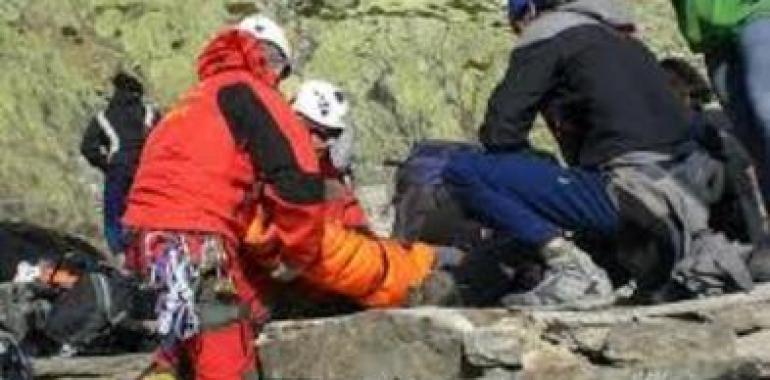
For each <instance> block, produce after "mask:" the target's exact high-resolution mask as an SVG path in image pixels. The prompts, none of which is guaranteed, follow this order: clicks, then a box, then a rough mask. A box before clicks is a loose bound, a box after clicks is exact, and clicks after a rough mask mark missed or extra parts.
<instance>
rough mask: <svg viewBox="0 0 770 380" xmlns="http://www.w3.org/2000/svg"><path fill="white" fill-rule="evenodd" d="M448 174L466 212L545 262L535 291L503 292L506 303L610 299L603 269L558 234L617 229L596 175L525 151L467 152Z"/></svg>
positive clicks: (609, 287) (613, 213) (524, 303)
mask: <svg viewBox="0 0 770 380" xmlns="http://www.w3.org/2000/svg"><path fill="white" fill-rule="evenodd" d="M445 179H446V180H447V183H448V184H449V186H450V188H452V190H453V193H454V194H455V195H456V196H457V198H458V201H459V202H460V203H461V204H463V206H464V207H466V208H468V209H469V211H470V212H471V213H473V214H475V215H476V216H477V217H480V218H481V219H482V222H486V223H488V224H490V225H491V226H492V227H494V228H497V229H500V230H501V231H502V232H504V233H507V234H510V235H511V236H512V237H514V238H515V239H517V240H519V241H520V242H523V243H525V244H528V245H530V246H532V247H533V248H536V249H537V250H538V252H539V254H540V256H541V257H542V259H543V260H544V261H545V262H546V264H547V265H548V266H549V268H550V270H549V271H548V272H547V273H546V276H545V279H544V280H543V281H542V282H541V283H540V285H538V286H537V287H536V288H535V289H534V290H532V291H531V292H528V293H524V294H516V295H512V296H509V297H506V300H505V302H506V303H508V304H517V305H542V304H555V303H568V302H577V301H585V300H587V299H588V298H601V299H609V298H610V297H609V296H610V295H611V291H612V286H611V284H610V283H609V279H608V277H607V274H606V273H605V272H604V271H603V270H602V269H601V268H599V267H597V266H596V264H594V263H593V261H592V260H591V258H590V256H588V255H587V254H586V253H585V252H583V251H581V250H580V249H579V248H578V247H577V246H575V245H574V244H573V243H572V242H570V241H568V240H566V239H565V238H564V237H563V235H564V233H563V232H564V231H576V232H586V233H594V234H597V235H601V236H609V235H610V234H612V233H614V231H615V229H616V224H617V213H616V211H615V208H614V206H613V205H612V202H611V201H610V199H609V196H608V195H607V193H606V190H605V189H604V181H603V180H602V179H601V176H600V175H599V174H598V173H590V172H584V171H580V170H567V169H564V168H561V167H559V166H558V165H557V164H556V163H553V162H550V161H545V160H542V159H537V158H533V157H531V156H529V155H524V154H505V155H480V154H465V155H461V156H457V157H455V158H454V159H453V160H452V162H450V165H449V166H448V168H447V170H446V173H445Z"/></svg>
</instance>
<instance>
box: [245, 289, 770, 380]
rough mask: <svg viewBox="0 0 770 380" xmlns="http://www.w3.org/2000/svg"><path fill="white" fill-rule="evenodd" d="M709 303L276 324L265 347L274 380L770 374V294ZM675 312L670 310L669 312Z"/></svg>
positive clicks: (402, 314)
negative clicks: (754, 299)
mask: <svg viewBox="0 0 770 380" xmlns="http://www.w3.org/2000/svg"><path fill="white" fill-rule="evenodd" d="M761 291H764V292H767V291H770V288H768V287H767V286H765V288H764V289H763V290H761ZM743 301H747V302H748V301H750V300H749V299H743ZM743 301H740V302H743ZM690 306H692V308H690ZM702 306H703V304H698V303H695V304H688V303H683V304H675V305H673V307H672V308H669V306H666V308H668V309H665V310H663V312H659V311H660V309H656V308H644V307H641V308H617V309H610V310H606V311H602V313H601V315H604V316H605V317H602V318H600V319H595V318H593V316H595V315H600V314H597V312H593V311H585V312H577V313H574V312H572V313H570V312H547V313H539V312H531V311H504V310H495V309H490V310H458V309H438V308H418V309H411V310H392V311H369V312H363V313H360V314H356V315H351V316H345V317H338V318H328V319H320V320H310V321H286V322H276V323H272V324H270V325H268V326H267V327H266V329H265V330H264V332H263V334H262V336H261V337H260V339H259V341H258V345H259V347H260V348H259V349H260V356H261V360H262V364H263V371H264V375H265V377H266V378H268V379H286V378H303V379H340V378H346V379H382V380H391V379H485V380H491V379H517V380H522V379H570V380H574V379H608V380H609V379H613V380H618V379H621V380H622V379H671V380H674V379H676V380H681V379H692V380H696V379H759V378H764V377H762V376H768V375H770V372H768V369H769V368H770V367H768V366H769V365H770V358H769V357H768V355H767V347H768V346H767V345H768V344H770V339H769V338H770V335H768V332H770V330H767V329H766V324H767V322H768V320H767V312H768V310H770V302H768V301H767V300H766V298H765V300H764V301H761V302H753V303H752V304H751V305H750V306H746V307H737V308H736V307H735V303H733V302H732V301H730V299H729V298H725V299H714V300H710V301H709V302H707V303H706V306H705V308H702ZM666 310H669V311H670V313H672V315H670V316H667V315H664V314H666V313H667V311H666ZM735 310H740V311H741V312H740V317H737V316H736V317H734V318H733V323H727V322H725V321H724V320H723V319H722V317H720V315H722V316H723V315H724V314H725V313H728V312H731V313H730V314H733V315H737V313H732V312H734V311H735ZM629 313H632V314H633V315H636V316H638V318H636V321H634V320H633V319H634V318H631V319H628V318H625V316H626V315H629ZM607 315H614V316H615V317H617V318H615V317H613V318H606V316H607ZM562 317H563V318H562ZM738 319H742V321H738ZM747 326H752V327H751V328H750V329H747V328H746V327H747Z"/></svg>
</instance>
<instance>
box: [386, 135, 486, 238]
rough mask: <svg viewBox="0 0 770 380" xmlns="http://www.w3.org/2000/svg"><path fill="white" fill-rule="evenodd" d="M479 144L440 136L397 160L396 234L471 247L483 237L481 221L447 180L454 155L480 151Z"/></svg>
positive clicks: (417, 144)
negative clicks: (454, 193) (462, 204)
mask: <svg viewBox="0 0 770 380" xmlns="http://www.w3.org/2000/svg"><path fill="white" fill-rule="evenodd" d="M480 150H481V147H480V146H478V145H476V144H471V143H465V142H452V141H440V140H425V141H421V142H418V143H416V144H415V145H414V146H413V147H412V149H411V150H410V152H409V156H408V157H407V158H406V160H404V161H402V162H398V163H396V165H397V166H398V169H397V171H396V177H395V182H396V186H395V195H394V197H393V205H394V207H395V212H396V216H395V222H394V225H393V237H395V238H397V239H402V240H406V241H418V240H419V241H422V242H426V243H430V244H436V245H444V246H454V247H457V248H460V249H469V248H471V247H473V246H475V245H476V244H477V243H478V242H479V241H480V240H481V225H480V224H479V223H478V222H476V221H474V220H473V219H471V218H469V217H468V216H467V215H466V214H465V213H464V212H463V210H462V209H461V207H460V206H459V204H458V203H457V202H456V201H455V200H454V199H453V198H452V195H451V193H450V191H449V189H448V188H447V186H446V184H445V183H444V180H443V172H444V169H445V168H446V166H447V164H448V163H449V161H450V160H451V158H452V156H453V155H454V154H456V153H459V152H471V151H480Z"/></svg>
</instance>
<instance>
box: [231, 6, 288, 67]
mask: <svg viewBox="0 0 770 380" xmlns="http://www.w3.org/2000/svg"><path fill="white" fill-rule="evenodd" d="M237 28H238V29H239V30H243V31H246V32H248V33H249V34H251V35H252V36H254V38H256V39H258V40H261V41H267V42H270V43H272V44H274V45H275V46H277V47H278V49H279V50H280V51H281V53H282V54H283V55H284V57H285V58H286V61H287V62H291V59H292V57H291V45H290V44H289V39H288V38H286V32H284V30H283V28H281V27H280V26H279V25H278V24H276V23H275V21H273V20H271V19H270V18H268V17H267V16H264V15H261V14H255V15H252V16H249V17H246V18H245V19H243V20H242V21H241V22H240V23H239V24H238V27H237Z"/></svg>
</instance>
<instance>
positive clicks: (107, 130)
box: [96, 111, 120, 162]
mask: <svg viewBox="0 0 770 380" xmlns="http://www.w3.org/2000/svg"><path fill="white" fill-rule="evenodd" d="M96 121H97V123H98V124H99V127H100V128H101V129H102V132H104V134H105V135H106V136H107V140H109V147H108V148H107V162H109V161H110V160H111V159H112V156H113V155H115V153H117V152H118V151H119V150H120V138H119V137H118V133H117V132H115V127H113V126H112V123H111V122H110V121H109V119H107V114H106V113H105V112H104V111H101V112H99V113H98V114H96Z"/></svg>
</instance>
